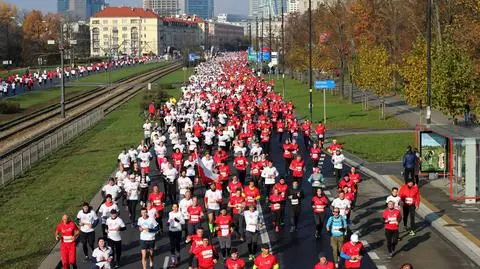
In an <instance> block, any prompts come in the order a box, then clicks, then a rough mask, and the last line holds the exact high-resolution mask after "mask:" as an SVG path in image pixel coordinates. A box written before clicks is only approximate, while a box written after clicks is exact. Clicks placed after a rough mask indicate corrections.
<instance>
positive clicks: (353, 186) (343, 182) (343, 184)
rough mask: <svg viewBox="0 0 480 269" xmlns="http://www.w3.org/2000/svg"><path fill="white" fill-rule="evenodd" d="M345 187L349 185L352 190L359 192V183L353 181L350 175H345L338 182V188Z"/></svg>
mask: <svg viewBox="0 0 480 269" xmlns="http://www.w3.org/2000/svg"><path fill="white" fill-rule="evenodd" d="M344 187H349V188H350V189H351V190H352V192H355V193H356V192H357V185H356V184H355V182H353V180H351V179H350V177H349V176H348V175H346V176H344V177H343V178H342V180H340V181H339V182H338V188H340V189H342V190H343V188H344Z"/></svg>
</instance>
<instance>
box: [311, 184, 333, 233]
mask: <svg viewBox="0 0 480 269" xmlns="http://www.w3.org/2000/svg"><path fill="white" fill-rule="evenodd" d="M328 204H329V201H328V198H327V196H325V194H324V193H323V190H322V189H321V188H318V189H317V192H316V193H315V196H313V198H312V209H313V217H314V219H315V238H320V235H321V234H322V228H323V222H324V219H325V210H326V208H327V207H328Z"/></svg>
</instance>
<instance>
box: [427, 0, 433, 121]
mask: <svg viewBox="0 0 480 269" xmlns="http://www.w3.org/2000/svg"><path fill="white" fill-rule="evenodd" d="M431 56H432V0H427V115H426V116H427V117H426V118H427V124H430V123H431V122H432V110H431V109H432V108H431V105H432V57H431Z"/></svg>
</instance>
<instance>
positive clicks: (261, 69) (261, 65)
mask: <svg viewBox="0 0 480 269" xmlns="http://www.w3.org/2000/svg"><path fill="white" fill-rule="evenodd" d="M260 42H261V43H260V72H261V73H262V74H263V46H265V44H264V43H263V9H262V39H261V41H260Z"/></svg>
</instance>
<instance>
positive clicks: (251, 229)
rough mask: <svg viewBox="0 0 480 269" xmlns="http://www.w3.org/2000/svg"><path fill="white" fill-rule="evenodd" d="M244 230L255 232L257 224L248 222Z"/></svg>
mask: <svg viewBox="0 0 480 269" xmlns="http://www.w3.org/2000/svg"><path fill="white" fill-rule="evenodd" d="M246 230H247V231H249V232H252V233H254V232H256V231H257V225H256V224H248V225H247V227H246Z"/></svg>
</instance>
